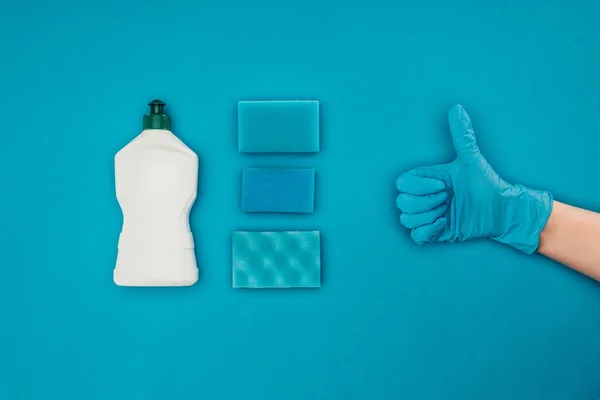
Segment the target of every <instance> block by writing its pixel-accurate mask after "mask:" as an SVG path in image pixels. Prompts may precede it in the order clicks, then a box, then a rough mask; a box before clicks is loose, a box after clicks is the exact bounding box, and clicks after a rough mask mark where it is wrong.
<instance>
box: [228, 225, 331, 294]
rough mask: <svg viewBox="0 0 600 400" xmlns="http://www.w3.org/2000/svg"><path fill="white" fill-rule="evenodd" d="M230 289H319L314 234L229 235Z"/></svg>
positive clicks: (318, 252)
mask: <svg viewBox="0 0 600 400" xmlns="http://www.w3.org/2000/svg"><path fill="white" fill-rule="evenodd" d="M232 248H233V250H232V258H233V287H234V288H291V287H305V288H311V287H320V286H321V240H320V235H319V232H318V231H305V232H299V231H294V232H241V231H237V232H233V246H232Z"/></svg>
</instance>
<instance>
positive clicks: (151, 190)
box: [114, 100, 198, 286]
mask: <svg viewBox="0 0 600 400" xmlns="http://www.w3.org/2000/svg"><path fill="white" fill-rule="evenodd" d="M149 106H150V113H149V114H146V115H144V119H143V128H144V130H143V131H142V133H141V134H140V135H139V136H137V137H136V138H135V139H133V141H131V142H130V143H129V144H128V145H127V146H125V147H124V148H123V149H121V150H120V151H119V152H118V153H117V155H116V156H115V179H116V189H117V200H118V201H119V205H120V206H121V210H122V212H123V228H122V231H121V235H120V237H119V251H118V256H117V265H116V267H115V270H114V281H115V283H116V284H117V285H119V286H189V285H193V284H194V283H196V281H197V280H198V267H197V266H196V257H195V255H194V239H193V237H192V233H191V231H190V224H189V213H190V209H191V208H192V205H193V204H194V201H195V200H196V193H197V188H198V156H197V155H196V153H194V152H193V151H192V150H190V148H189V147H187V146H186V145H185V144H184V143H183V142H182V141H181V140H179V139H178V138H177V137H176V136H175V135H174V134H173V132H171V118H170V117H169V116H168V115H167V114H165V113H164V106H165V104H164V103H163V102H161V101H160V100H154V101H152V102H151V103H150V104H149Z"/></svg>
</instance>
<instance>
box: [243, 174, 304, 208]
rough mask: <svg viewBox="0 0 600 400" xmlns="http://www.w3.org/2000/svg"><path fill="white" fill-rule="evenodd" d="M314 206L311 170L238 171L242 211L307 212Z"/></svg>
mask: <svg viewBox="0 0 600 400" xmlns="http://www.w3.org/2000/svg"><path fill="white" fill-rule="evenodd" d="M314 204H315V170H314V169H295V168H246V169H244V171H243V172H242V210H243V211H244V212H276V213H311V212H313V211H314Z"/></svg>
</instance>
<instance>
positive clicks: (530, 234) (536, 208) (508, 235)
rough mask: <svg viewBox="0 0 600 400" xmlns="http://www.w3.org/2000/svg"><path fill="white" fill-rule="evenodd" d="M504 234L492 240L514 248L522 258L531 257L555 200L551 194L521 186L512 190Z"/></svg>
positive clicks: (516, 186)
mask: <svg viewBox="0 0 600 400" xmlns="http://www.w3.org/2000/svg"><path fill="white" fill-rule="evenodd" d="M511 189H512V190H511V192H513V193H511V195H512V196H511V197H512V200H513V201H510V202H509V203H508V205H507V210H506V211H507V219H506V222H507V223H506V226H505V227H504V233H503V234H502V235H500V236H498V237H494V238H492V239H494V240H496V241H498V242H501V243H504V244H507V245H509V246H512V247H514V248H515V249H517V250H520V251H522V252H523V253H525V254H532V253H534V252H535V251H536V250H537V248H538V246H539V244H540V233H541V232H542V230H543V229H544V227H545V226H546V223H547V222H548V218H550V214H551V213H552V204H553V202H554V197H553V196H552V194H551V193H550V192H547V191H542V190H533V189H529V188H527V187H525V186H522V185H515V186H513V187H512V188H511Z"/></svg>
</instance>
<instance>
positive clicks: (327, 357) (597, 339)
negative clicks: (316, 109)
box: [0, 0, 600, 400]
mask: <svg viewBox="0 0 600 400" xmlns="http://www.w3.org/2000/svg"><path fill="white" fill-rule="evenodd" d="M598 15H600V3H599V2H596V1H593V0H588V1H580V0H569V1H567V0H561V1H557V0H543V1H542V0H528V1H527V0H526V1H522V0H519V1H517V0H511V1H507V0H504V1H481V0H456V1H451V2H446V1H435V0H428V1H420V2H417V1H404V0H403V1H388V2H384V1H382V0H370V1H364V2H362V3H359V2H347V1H331V0H328V1H318V0H307V1H295V2H287V3H286V2H282V1H266V0H256V1H222V2H216V1H215V2H210V3H209V2H206V1H189V2H185V1H182V0H172V1H164V2H158V1H155V0H144V1H132V0H124V1H110V0H109V1H102V2H79V1H74V0H63V1H61V0H57V1H54V2H48V1H41V0H35V1H20V2H19V1H11V0H0V36H1V37H2V38H3V39H2V41H1V42H0V110H2V116H1V130H0V134H1V136H0V140H1V142H0V185H1V186H0V187H1V188H0V218H1V219H0V324H1V325H0V399H2V400H5V399H7V400H12V399H121V398H123V399H245V400H254V399H327V400H330V399H361V400H362V399H544V400H547V399H596V398H598V397H600V286H598V284H596V283H594V282H592V281H591V280H588V279H587V278H584V277H582V276H579V275H577V274H576V273H573V272H571V271H569V270H567V269H566V268H564V267H562V266H560V265H558V264H556V263H554V262H552V261H550V260H547V259H544V258H543V257H541V256H538V255H534V256H529V257H528V256H525V255H523V254H520V253H518V252H517V251H514V250H512V249H510V248H508V247H503V246H501V245H499V244H496V243H492V242H489V241H477V242H470V243H464V244H455V245H444V244H440V245H430V246H417V245H415V244H414V243H412V242H411V240H410V239H409V237H408V232H407V231H405V230H403V229H401V227H400V226H399V224H398V223H397V218H398V213H397V210H396V209H395V196H396V193H395V188H394V181H395V179H396V176H397V175H398V174H399V173H400V172H401V171H403V170H405V169H407V168H410V167H414V166H418V165H422V164H431V163H438V162H442V161H449V160H451V159H452V158H453V157H454V152H453V149H452V145H451V141H450V138H449V135H448V132H447V124H446V112H447V109H448V108H449V107H450V106H451V105H452V104H453V103H455V102H461V103H462V104H463V105H464V106H465V107H466V108H467V110H469V112H470V113H471V116H472V117H473V119H474V122H475V128H476V130H477V131H478V134H479V138H480V141H479V142H480V145H481V148H482V150H483V151H484V154H486V155H487V157H488V159H489V161H490V162H491V163H492V165H494V166H495V167H496V169H497V170H498V171H499V172H500V173H501V175H502V176H503V177H504V178H505V179H507V180H509V181H512V182H518V183H523V184H526V185H529V186H532V187H535V188H540V189H548V190H551V191H552V192H553V194H554V195H555V197H556V198H557V199H559V200H562V201H565V202H568V203H572V204H575V205H578V206H583V207H587V208H592V209H599V204H600V185H599V184H598V174H597V171H598V170H599V168H600V157H598V154H599V153H598V144H599V143H600V139H598V138H599V134H600V118H598V110H600V96H599V93H600V77H599V75H600V72H599V71H600V52H598V43H599V40H600V25H599V24H598ZM153 98H160V99H162V100H164V101H165V102H167V103H168V110H169V112H170V113H171V115H172V117H173V121H174V126H173V129H174V131H175V133H176V134H178V135H179V137H180V138H181V139H183V140H184V142H186V143H187V144H188V145H189V146H190V147H191V148H192V149H193V150H195V151H196V152H197V153H198V155H199V156H200V159H201V172H200V193H199V198H198V201H197V203H196V206H195V208H194V210H193V213H192V216H191V223H192V229H193V231H194V232H195V236H196V241H197V249H196V250H197V255H198V263H199V266H200V272H201V278H200V281H199V282H198V284H197V285H195V286H193V287H189V288H166V289H160V288H152V289H135V288H121V287H117V286H115V285H114V284H113V282H112V269H113V267H114V263H115V257H116V251H117V248H116V245H117V239H118V235H119V230H120V224H121V222H122V219H121V218H122V217H121V213H120V210H119V207H118V204H117V202H116V199H115V194H114V169H113V156H114V154H115V153H116V152H117V151H118V150H119V149H120V148H121V147H123V146H124V145H125V144H126V143H127V142H129V141H130V140H131V139H133V138H134V137H135V136H136V135H137V134H138V133H139V131H140V130H141V117H142V115H143V114H144V113H145V112H146V110H147V106H146V103H147V102H148V101H149V100H152V99H153ZM242 99H245V100H253V99H318V100H320V101H321V116H322V117H321V125H322V126H321V128H322V143H321V144H322V151H321V152H320V153H319V154H316V155H309V156H301V155H297V156H286V157H283V156H249V155H241V154H238V153H237V150H236V103H237V101H238V100H242ZM245 166H289V167H314V168H316V169H317V174H318V175H317V179H318V184H317V186H318V187H317V198H316V207H317V210H316V212H315V213H314V214H312V215H310V216H298V215H289V216H257V215H244V214H242V213H241V211H240V209H239V196H240V174H241V169H242V168H243V167H245ZM235 229H320V230H321V231H322V233H323V266H324V267H323V287H322V288H321V289H318V290H280V291H276V290H269V291H243V290H234V289H232V288H231V256H230V235H231V232H232V231H233V230H235ZM599 240H600V239H599Z"/></svg>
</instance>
